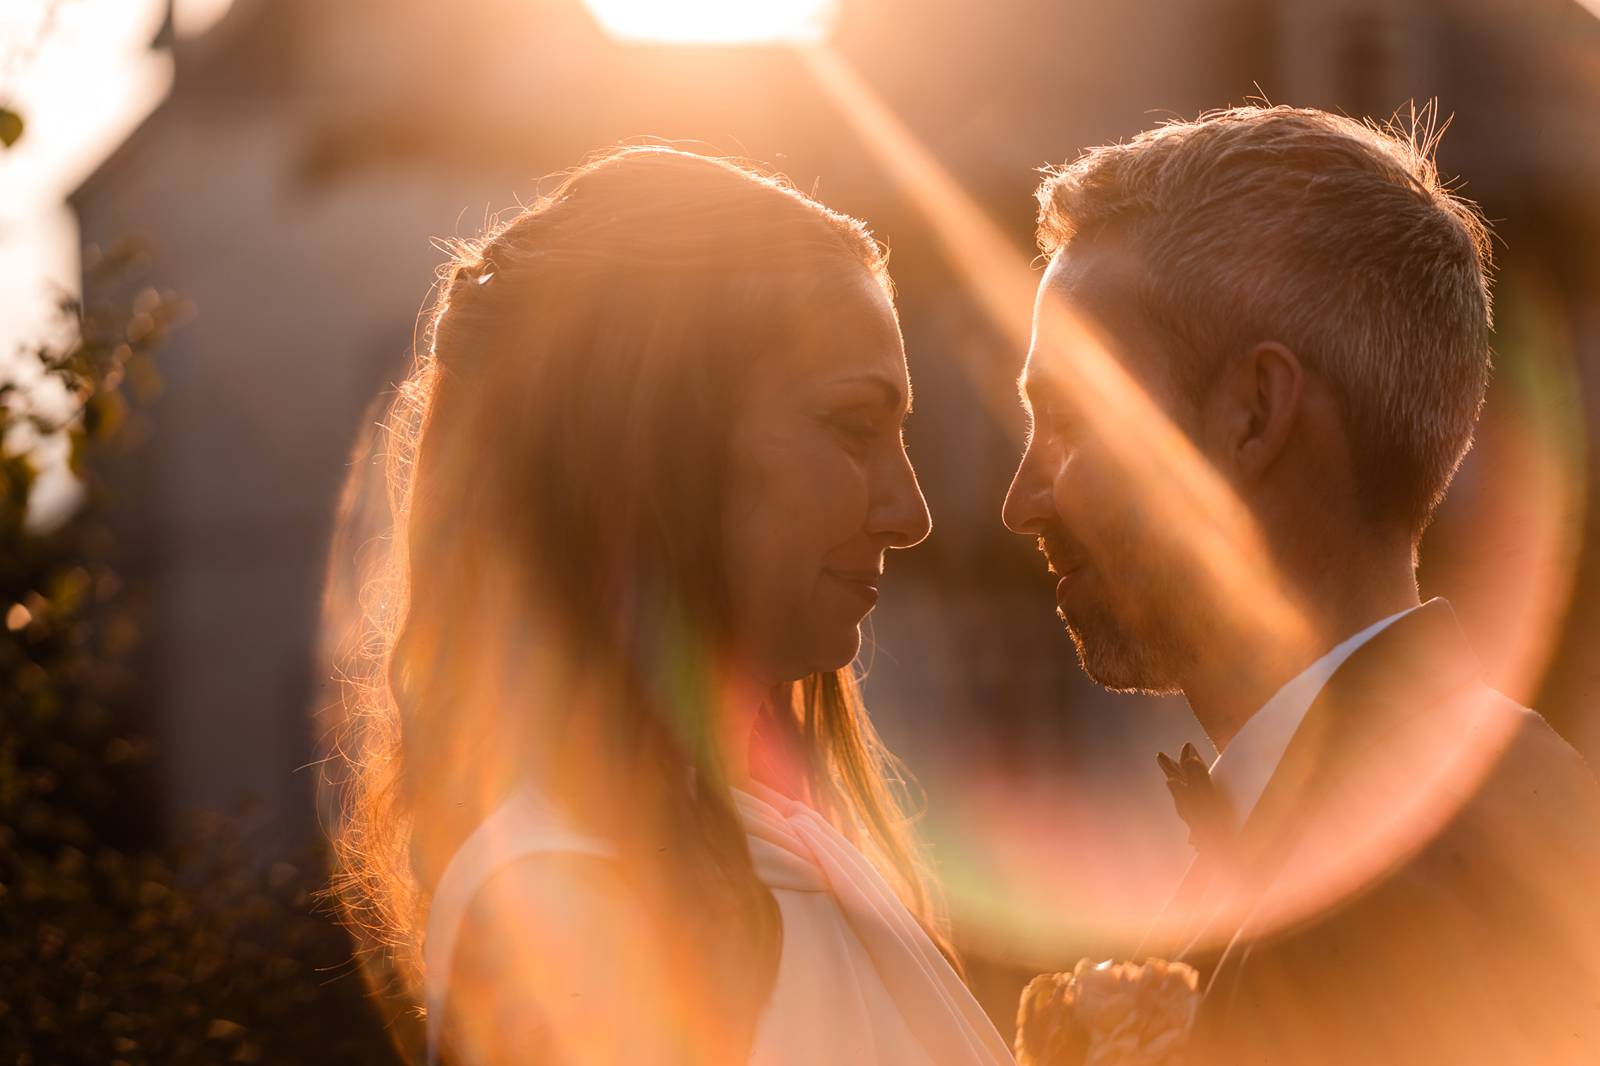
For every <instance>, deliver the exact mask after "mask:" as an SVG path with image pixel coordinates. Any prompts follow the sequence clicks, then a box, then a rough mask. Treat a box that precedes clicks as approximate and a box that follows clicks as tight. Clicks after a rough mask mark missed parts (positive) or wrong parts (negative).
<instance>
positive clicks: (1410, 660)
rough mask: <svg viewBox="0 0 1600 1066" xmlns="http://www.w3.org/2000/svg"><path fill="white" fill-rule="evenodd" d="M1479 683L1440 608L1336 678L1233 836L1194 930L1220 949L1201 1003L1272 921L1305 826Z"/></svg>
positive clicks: (1428, 607)
mask: <svg viewBox="0 0 1600 1066" xmlns="http://www.w3.org/2000/svg"><path fill="white" fill-rule="evenodd" d="M1479 676H1480V667H1479V666H1478V662H1477V660H1476V658H1475V657H1474V656H1473V654H1472V651H1471V649H1470V648H1469V647H1468V645H1467V643H1466V638H1465V637H1464V636H1463V635H1462V633H1461V629H1460V626H1459V624H1458V623H1457V622H1456V618H1455V612H1454V611H1453V610H1452V609H1451V607H1450V605H1449V603H1447V602H1446V601H1445V600H1443V599H1434V600H1430V601H1428V602H1427V603H1426V604H1424V605H1423V606H1421V607H1419V608H1418V609H1417V610H1415V611H1413V612H1411V613H1410V614H1409V615H1407V616H1406V617H1404V618H1402V619H1399V620H1398V621H1396V622H1395V623H1394V624H1393V625H1391V626H1390V627H1389V628H1388V629H1386V630H1385V631H1383V632H1382V633H1380V634H1378V636H1376V637H1374V638H1373V639H1372V640H1371V641H1370V642H1369V643H1368V644H1366V645H1365V646H1363V647H1362V648H1360V649H1358V650H1357V651H1356V652H1355V654H1353V655H1352V656H1351V657H1350V658H1349V659H1348V660H1347V661H1346V662H1345V663H1344V664H1343V665H1342V666H1341V667H1340V668H1339V669H1338V670H1337V671H1336V672H1335V673H1334V675H1333V677H1331V678H1330V679H1329V681H1328V683H1327V684H1326V685H1325V686H1323V690H1322V692H1321V693H1319V694H1318V696H1317V698H1316V699H1315V700H1314V701H1313V702H1312V705H1311V707H1310V708H1309V709H1308V711H1307V712H1306V716H1305V718H1304V720H1303V721H1302V722H1301V725H1300V728H1299V729H1298V730H1297V731H1296V732H1295V735H1294V737H1293V739H1292V740H1291V741H1290V743H1289V747H1288V748H1287V750H1286V751H1285V752H1284V756H1283V759H1282V760H1281V761H1280V763H1279V765H1278V767H1277V769H1276V771H1275V772H1274V773H1273V775H1272V777H1271V779H1269V781H1268V782H1267V787H1266V789H1265V790H1264V791H1263V792H1262V795H1261V798H1260V800H1259V801H1258V802H1257V804H1256V806H1255V808H1254V810H1253V811H1252V812H1251V814H1250V816H1249V817H1248V818H1247V819H1246V821H1245V824H1244V826H1243V827H1242V829H1241V831H1240V840H1239V849H1238V866H1237V868H1236V869H1235V870H1234V871H1233V876H1232V877H1231V878H1230V880H1231V881H1232V885H1233V888H1234V891H1233V893H1232V894H1231V895H1232V898H1231V899H1230V900H1228V901H1227V904H1226V906H1225V908H1223V910H1222V911H1221V912H1220V913H1214V914H1213V918H1212V926H1213V928H1212V929H1210V930H1203V931H1202V935H1203V936H1204V934H1205V933H1215V934H1216V935H1215V938H1214V939H1212V938H1211V937H1205V939H1207V940H1209V941H1210V942H1214V943H1220V942H1223V941H1224V940H1226V946H1225V947H1224V948H1223V949H1222V952H1221V954H1220V956H1219V957H1218V961H1217V966H1216V970H1215V972H1214V974H1213V976H1212V983H1211V986H1210V988H1209V989H1208V992H1207V995H1208V996H1209V995H1213V994H1217V993H1219V992H1221V991H1222V990H1221V989H1219V988H1218V987H1217V986H1218V981H1219V980H1220V979H1223V977H1224V974H1225V973H1226V972H1227V971H1229V969H1230V967H1232V968H1237V964H1239V963H1241V962H1242V956H1243V955H1244V954H1246V953H1247V952H1248V944H1249V942H1250V941H1251V940H1252V939H1253V937H1252V928H1256V929H1257V930H1259V928H1260V925H1261V922H1262V918H1263V915H1264V914H1266V915H1270V914H1272V913H1273V908H1271V907H1264V906H1263V904H1264V903H1265V902H1266V901H1267V898H1268V897H1269V896H1270V895H1271V894H1272V891H1273V889H1274V887H1275V886H1277V885H1278V883H1279V882H1280V879H1281V876H1282V875H1283V873H1284V871H1285V868H1286V866H1287V865H1288V864H1290V860H1291V858H1292V857H1293V856H1294V854H1295V850H1296V847H1297V845H1298V844H1300V843H1301V841H1302V839H1303V838H1304V837H1305V835H1306V833H1307V829H1308V827H1309V826H1311V825H1312V824H1313V823H1314V822H1315V821H1316V820H1317V819H1318V818H1319V816H1322V815H1324V814H1327V813H1329V811H1330V805H1337V802H1338V801H1337V800H1336V799H1335V797H1336V796H1337V795H1338V794H1339V792H1340V789H1341V787H1342V786H1344V785H1346V784H1348V782H1347V780H1346V779H1347V778H1348V777H1349V776H1350V775H1351V771H1352V770H1353V769H1354V768H1355V767H1357V766H1360V765H1362V762H1363V759H1364V758H1365V756H1366V755H1368V754H1369V753H1370V752H1371V751H1373V750H1374V746H1377V745H1383V744H1384V743H1385V742H1386V740H1388V739H1390V738H1392V737H1394V736H1396V735H1398V733H1397V731H1402V732H1403V731H1405V729H1406V727H1407V726H1408V724H1410V725H1415V724H1416V720H1417V719H1418V717H1419V716H1425V715H1427V712H1428V711H1429V710H1430V709H1432V708H1435V707H1437V706H1439V705H1440V704H1441V703H1443V702H1445V701H1447V700H1449V699H1450V698H1451V696H1452V694H1454V693H1456V692H1458V691H1460V690H1461V689H1463V687H1464V686H1466V685H1468V684H1470V683H1471V682H1472V681H1474V680H1475V679H1476V678H1478V677H1479ZM1412 732H1414V730H1412ZM1380 750H1381V749H1380ZM1268 924H1270V923H1268ZM1217 925H1221V926H1222V928H1221V929H1216V928H1214V927H1215V926H1217Z"/></svg>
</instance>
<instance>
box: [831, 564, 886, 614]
mask: <svg viewBox="0 0 1600 1066" xmlns="http://www.w3.org/2000/svg"><path fill="white" fill-rule="evenodd" d="M825 573H827V575H828V576H829V577H831V578H833V579H834V580H836V581H838V582H839V583H840V584H842V585H844V586H845V587H846V588H848V589H849V590H850V591H852V592H854V593H855V594H856V595H858V596H860V597H861V598H862V599H863V600H865V601H866V603H867V606H868V607H871V606H872V605H873V604H875V603H877V602H878V582H879V581H880V580H881V579H882V577H883V575H882V574H880V573H878V572H877V571H876V570H833V569H830V570H827V571H825Z"/></svg>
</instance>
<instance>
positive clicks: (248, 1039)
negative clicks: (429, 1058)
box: [0, 244, 393, 1066]
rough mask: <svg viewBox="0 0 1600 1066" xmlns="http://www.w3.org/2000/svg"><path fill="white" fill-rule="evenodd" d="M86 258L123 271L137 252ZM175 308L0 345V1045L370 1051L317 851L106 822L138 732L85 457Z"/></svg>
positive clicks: (129, 407) (386, 1058) (372, 1040)
mask: <svg viewBox="0 0 1600 1066" xmlns="http://www.w3.org/2000/svg"><path fill="white" fill-rule="evenodd" d="M89 258H90V261H89V262H87V263H86V267H85V269H86V272H87V273H88V274H89V277H90V280H95V279H101V280H104V279H106V278H110V277H115V278H116V279H118V282H119V284H125V283H126V281H127V279H128V278H129V277H130V275H133V274H135V273H136V272H137V270H138V268H139V260H140V254H139V250H138V248H137V247H136V246H134V245H131V244H130V245H127V246H125V247H122V248H119V249H116V250H114V251H113V252H112V253H110V254H107V255H105V256H100V257H98V258H96V257H94V256H93V254H92V252H91V256H90V257H89ZM94 288H95V289H97V290H99V291H105V290H106V289H110V288H113V287H112V286H105V287H102V286H94ZM181 311H182V303H181V301H180V300H178V299H177V298H176V297H175V296H174V295H173V294H171V293H163V292H158V291H156V290H155V289H152V288H144V289H141V290H140V291H138V293H137V295H134V296H133V297H132V298H131V300H129V301H128V302H127V303H126V304H123V305H119V306H116V307H106V308H96V309H89V308H84V307H83V306H81V305H80V304H79V303H78V302H77V301H72V300H68V301H64V302H63V303H62V305H61V312H62V319H63V323H62V324H63V329H62V330H61V334H60V336H59V337H58V338H57V340H55V341H54V342H51V343H46V344H41V345H38V346H36V347H35V348H33V349H31V350H28V351H23V352H20V353H18V354H17V356H16V358H14V359H12V360H10V361H9V362H4V363H0V1060H4V1061H5V1062H8V1063H10V1062H15V1063H19V1064H21V1063H97V1064H99V1063H123V1064H128V1066H132V1064H136V1063H216V1062H294V1063H303V1062H319V1063H366V1062H392V1061H393V1053H392V1051H391V1050H390V1047H389V1041H388V1039H387V1038H386V1037H385V1035H384V1034H383V1032H382V1030H381V1028H380V1027H379V1025H378V1023H377V1021H376V1017H375V1015H374V1013H373V1012H372V1010H371V1008H370V1007H369V1006H368V1005H367V1004H366V1002H365V1000H364V996H363V991H364V990H363V986H362V984H361V981H360V980H359V978H357V977H356V976H355V974H354V972H353V969H354V967H353V966H352V965H351V964H350V958H351V955H350V945H349V941H348V939H347V938H346V936H345V933H344V931H343V930H342V929H341V928H339V927H338V926H337V925H336V924H335V923H334V922H333V921H332V920H331V919H330V918H329V917H327V916H326V915H325V914H324V913H321V907H320V905H319V903H318V900H320V899H321V896H320V893H319V889H320V888H321V886H322V885H323V884H324V883H325V873H324V871H325V868H326V867H325V864H324V862H323V858H322V856H321V855H319V854H309V855H305V856H301V857H297V858H296V859H295V860H294V861H287V860H284V859H280V861H276V862H273V861H270V860H263V859H262V857H261V856H260V854H259V850H258V849H253V848H252V847H251V846H250V839H249V833H248V832H247V830H246V828H245V826H246V824H247V818H246V817H241V816H229V817H221V816H218V817H215V818H212V819H210V820H208V821H207V822H205V823H204V824H202V825H200V826H198V827H197V828H196V830H195V831H194V832H193V833H192V834H190V835H189V837H188V838H187V839H185V840H184V842H183V843H181V844H180V845H178V846H175V847H160V848H151V847H138V846H134V847H128V846H125V845H124V844H123V841H125V839H126V834H124V833H122V832H120V830H119V827H122V826H125V824H126V820H125V818H124V817H123V815H124V812H125V811H126V810H127V808H128V807H130V806H132V805H136V804H137V803H138V802H139V801H140V800H142V799H146V798H148V788H145V787H140V784H141V783H140V779H139V777H138V775H137V773H136V769H137V767H138V766H139V765H140V764H142V763H143V762H145V760H146V759H147V758H148V755H149V751H148V748H149V745H148V744H147V743H146V742H145V741H144V740H142V739H140V738H138V737H133V736H127V735H124V734H123V733H122V731H121V730H120V729H119V728H118V722H117V716H116V715H115V713H114V712H113V710H112V708H113V706H114V700H115V697H116V694H117V692H118V690H119V688H120V687H121V686H124V685H125V684H126V661H127V656H128V654H129V652H130V651H131V649H132V648H133V646H134V643H135V641H136V640H137V635H138V625H137V623H136V608H135V606H133V605H131V604H130V602H129V600H128V597H127V595H126V592H125V590H124V589H123V587H122V582H121V581H120V580H119V578H118V576H117V575H116V573H114V572H113V570H112V568H111V566H110V565H109V562H108V560H109V558H110V549H111V547H112V545H111V543H110V537H109V534H108V532H107V529H106V526H105V524H104V522H103V520H102V514H103V512H104V508H105V502H106V500H107V498H108V495H109V493H110V492H111V491H112V486H111V485H109V484H108V483H107V480H106V478H105V477H104V475H103V474H102V473H101V467H102V465H103V463H104V462H105V461H106V460H109V459H110V458H111V457H113V456H114V455H115V454H116V453H118V452H119V451H125V450H126V449H128V448H131V447H134V446H136V445H137V442H138V439H139V437H140V435H141V434H140V432H139V430H140V424H141V416H142V412H143V411H144V409H145V407H146V405H147V404H148V402H149V401H150V400H151V399H152V398H153V397H154V396H155V394H156V392H157V390H158V377H157V374H156V370H155V367H154V364H153V362H152V359H151V353H152V351H153V350H154V349H155V348H156V346H157V345H158V344H159V343H160V341H161V339H162V337H163V336H164V335H165V334H166V332H167V331H168V330H169V329H170V328H171V327H172V326H173V324H174V322H175V321H176V320H177V318H178V317H179V315H180V313H181ZM52 456H59V457H60V458H61V461H62V462H64V463H65V464H66V468H67V470H70V473H71V475H72V477H71V478H68V477H66V476H65V472H64V471H62V470H60V469H54V470H52V469H51V467H52V458H51V457H52ZM54 465H56V466H57V467H59V463H56V464H54ZM63 485H65V486H67V488H68V489H69V491H68V492H66V493H65V494H64V493H63V491H62V488H63ZM63 495H65V496H66V497H67V498H66V499H65V500H63ZM73 496H75V497H76V499H73V498H72V497H73ZM52 497H53V499H52ZM341 977H343V978H344V979H339V978H341Z"/></svg>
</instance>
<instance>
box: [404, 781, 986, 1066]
mask: <svg viewBox="0 0 1600 1066" xmlns="http://www.w3.org/2000/svg"><path fill="white" fill-rule="evenodd" d="M754 787H755V789H756V794H751V793H748V792H741V791H739V790H737V789H736V790H735V791H734V798H735V800H736V801H737V803H738V807H739V815H740V817H741V818H742V819H743V821H744V826H745V832H746V833H748V834H749V841H750V854H751V858H752V859H753V860H754V863H755V870H756V874H757V876H759V877H760V878H761V880H762V881H763V882H764V883H765V884H766V885H767V887H768V888H769V889H771V891H772V894H773V898H774V899H776V900H777V902H778V909H779V912H780V914H781V915H782V919H783V954H782V956H781V957H780V959H779V961H778V976H777V980H776V981H775V982H774V985H773V989H772V995H771V998H770V999H769V1000H768V1001H767V1004H766V1007H765V1008H764V1009H763V1011H762V1014H761V1017H760V1020H759V1022H758V1024H757V1028H756V1035H755V1042H754V1045H753V1047H752V1051H751V1056H750V1062H751V1064H752V1066H810V1064H813V1063H816V1064H823V1063H826V1064H830V1066H832V1064H837V1063H852V1064H862V1066H871V1064H881V1066H924V1064H926V1066H946V1064H949V1066H995V1064H1001V1063H1004V1064H1009V1063H1011V1062H1012V1058H1011V1054H1010V1052H1009V1051H1008V1050H1007V1048H1006V1045H1005V1041H1004V1040H1002V1039H1001V1038H1000V1034H999V1033H998V1032H997V1031H996V1030H995V1028H994V1026H993V1025H992V1024H991V1023H990V1021H989V1019H988V1017H987V1016H986V1015H985V1014H984V1013H983V1010H982V1008H980V1007H979V1006H978V1003H977V1001H976V1000H975V999H973V998H972V994H971V993H970V992H968V991H967V988H966V986H965V985H964V984H962V982H961V979H960V978H959V977H957V976H956V973H955V971H954V970H953V969H951V967H950V964H949V963H948V962H946V961H945V958H944V956H943V955H941V954H940V953H939V951H938V949H937V948H935V947H934V945H933V942H932V941H931V940H930V939H929V938H928V935H927V934H926V933H925V932H924V931H923V929H922V927H921V925H919V924H918V923H917V921H916V919H915V918H913V917H912V916H911V913H910V911H908V910H907V909H906V908H905V906H904V905H903V904H902V903H901V902H900V900H899V898H898V897H897V896H896V895H895V894H894V892H893V891H892V890H891V889H890V888H889V886H888V884H887V883H886V882H885V881H884V879H883V877H882V876H881V875H880V874H879V873H878V871H877V870H876V869H875V868H874V867H873V866H872V864H871V863H870V862H868V861H867V859H866V858H865V857H864V856H863V855H862V854H861V853H860V852H859V851H857V850H856V848H855V847H854V846H853V845H852V844H851V843H850V842H849V841H848V840H847V839H845V837H844V836H843V835H842V834H841V833H839V832H838V830H836V829H834V828H833V826H831V825H829V824H828V822H827V820H826V819H824V818H822V817H821V816H820V815H818V814H817V813H816V812H815V811H813V810H812V809H811V808H810V807H807V806H806V805H805V804H803V803H800V802H797V801H795V800H791V799H789V798H787V797H785V796H783V795H781V794H779V793H777V792H774V791H772V790H771V789H767V788H763V787H762V786H760V785H756V786H754ZM547 853H569V854H580V855H591V856H596V857H600V858H606V859H609V858H611V857H612V851H611V848H610V847H609V845H608V844H607V843H606V842H605V841H603V840H599V839H596V838H594V837H591V836H586V835H584V834H582V833H579V832H576V831H574V830H573V829H572V828H571V826H570V825H569V824H568V823H567V822H566V820H565V819H564V818H563V816H562V815H561V814H560V813H559V812H558V811H557V810H556V809H555V808H554V807H553V806H552V805H551V804H549V803H548V802H546V801H545V800H544V799H543V798H542V797H541V796H540V795H539V793H538V792H537V791H536V790H535V789H533V788H532V787H525V788H523V789H521V790H519V791H517V792H514V793H513V794H512V796H511V797H510V798H509V799H508V800H507V801H506V802H505V803H504V804H503V805H502V806H501V807H500V808H499V809H498V810H497V811H496V812H495V813H494V814H492V815H490V816H489V818H488V819H487V820H485V821H484V823H483V824H482V825H480V826H479V827H478V828H477V829H476V830H475V831H474V832H473V833H472V835H471V836H470V837H468V838H467V840H466V841H465V842H464V843H463V844H462V845H461V848H460V849H459V850H458V851H457V852H456V854H455V855H454V856H453V857H452V858H451V860H450V862H449V864H448V865H447V866H446V867H445V871H444V874H443V875H442V876H441V877H440V879H439V885H438V888H437V890H436V891H435V893H434V897H433V902H432V904H431V906H430V908H429V912H428V928H427V938H426V940H425V941H424V944H423V962H424V967H425V973H426V987H425V996H426V999H425V1004H426V1007H427V1031H428V1061H429V1062H430V1063H433V1062H436V1061H437V1053H438V1046H439V1040H440V1035H441V1034H440V1028H439V1027H440V1025H441V1023H442V1021H443V1018H444V1004H445V998H446V995H447V991H448V990H447V984H448V981H449V977H450V966H451V962H452V959H453V957H454V955H455V944H456V936H457V934H458V932H459V930H460V927H461V921H462V918H463V917H464V915H465V913H466V909H467V906H468V904H469V903H470V902H471V900H472V898H473V896H474V895H475V894H476V893H477V891H478V889H480V888H481V887H482V886H483V885H484V884H485V883H486V882H487V881H488V880H489V878H490V877H492V876H493V875H494V873H495V872H496V871H497V870H499V869H501V868H502V867H504V866H506V865H507V864H509V863H511V862H514V861H516V860H517V859H519V858H523V857H525V856H529V855H536V854H547Z"/></svg>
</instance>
